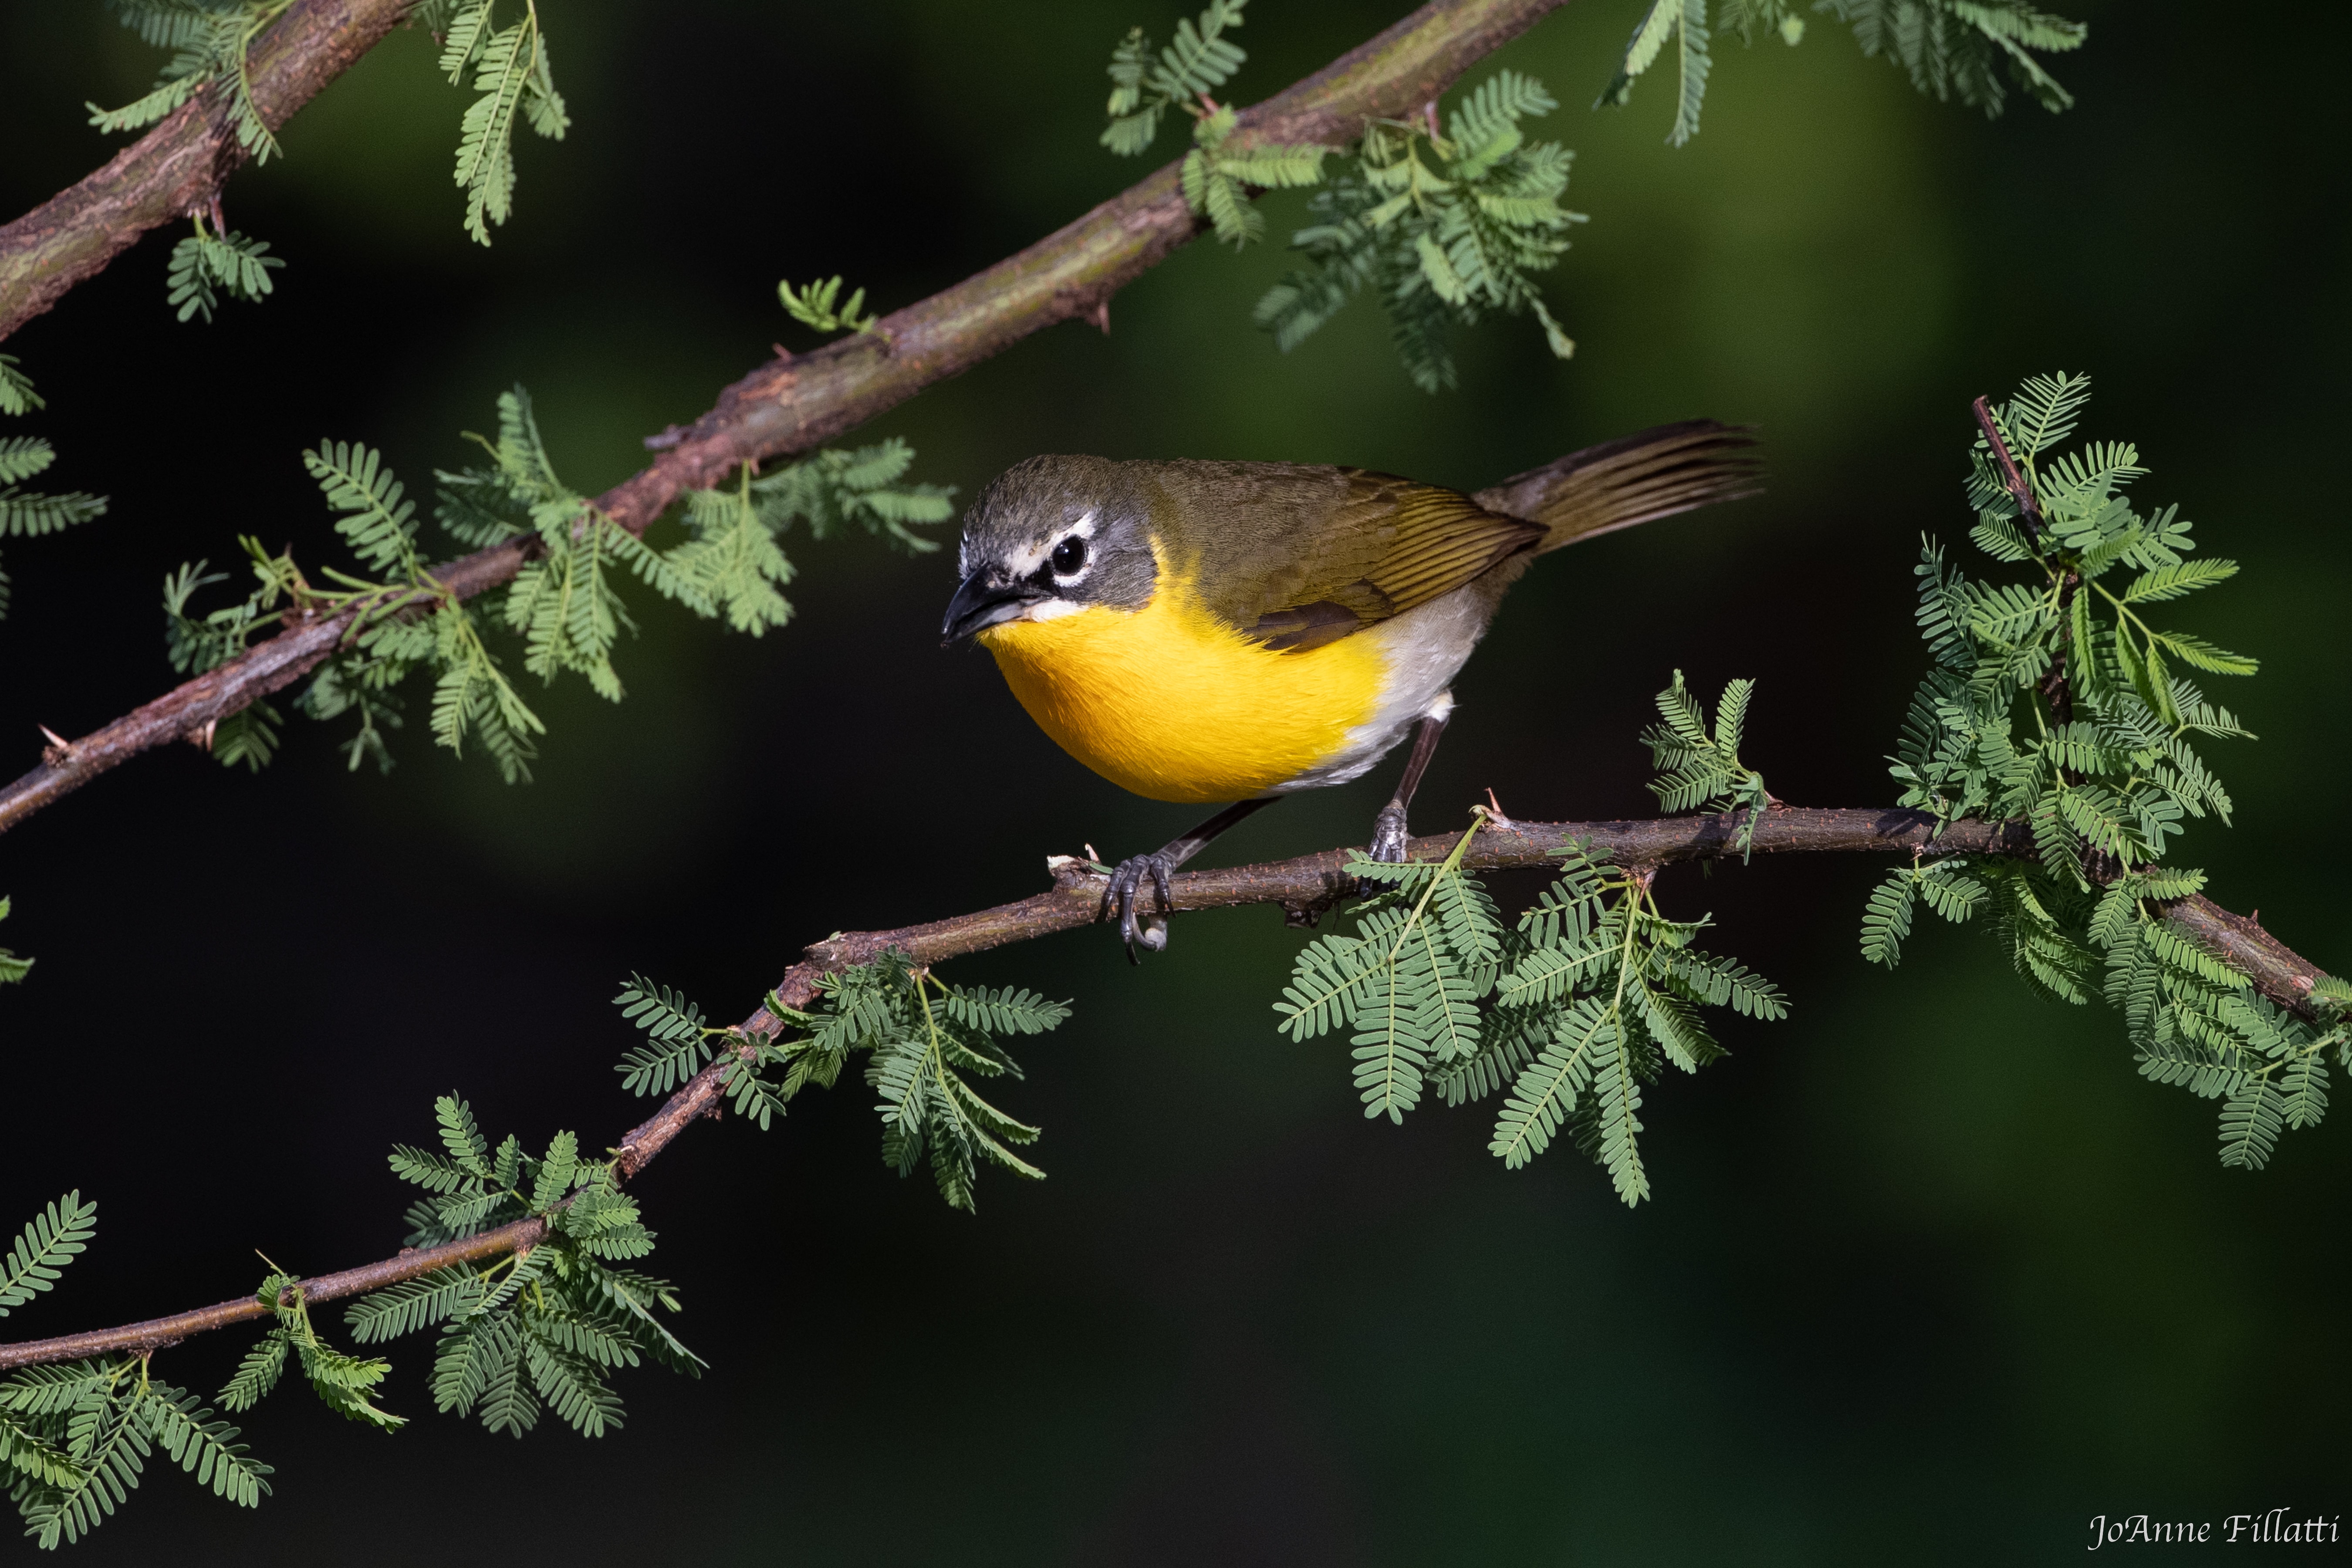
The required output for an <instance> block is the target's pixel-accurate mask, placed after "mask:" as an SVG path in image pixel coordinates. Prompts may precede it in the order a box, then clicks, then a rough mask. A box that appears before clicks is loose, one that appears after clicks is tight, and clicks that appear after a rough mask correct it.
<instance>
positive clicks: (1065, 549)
mask: <svg viewBox="0 0 2352 1568" xmlns="http://www.w3.org/2000/svg"><path fill="white" fill-rule="evenodd" d="M1086 563H1087V542H1086V541H1085V540H1083V539H1078V538H1076V537H1073V538H1069V539H1065V540H1064V541H1062V542H1061V543H1059V544H1056V545H1055V546H1054V572H1055V575H1056V576H1061V577H1067V576H1069V575H1070V574H1073V573H1075V572H1076V571H1077V569H1078V568H1079V567H1081V566H1083V565H1085V564H1086Z"/></svg>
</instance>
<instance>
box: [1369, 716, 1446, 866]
mask: <svg viewBox="0 0 2352 1568" xmlns="http://www.w3.org/2000/svg"><path fill="white" fill-rule="evenodd" d="M1444 733H1445V720H1444V719H1442V718H1431V717H1429V716H1428V715H1426V714H1424V715H1423V716H1422V720H1421V722H1419V723H1418V724H1415V725H1414V726H1413V731H1412V755H1411V756H1409V757H1407V758H1406V759H1405V761H1404V777H1402V778H1401V779H1399V780H1397V787H1396V794H1395V795H1393V796H1391V798H1390V800H1389V803H1388V805H1384V806H1382V807H1381V814H1380V815H1379V816H1376V817H1374V818H1372V858H1373V859H1375V860H1384V861H1386V862H1388V863H1389V864H1390V865H1391V866H1393V865H1395V864H1397V863H1398V862H1399V861H1401V860H1402V859H1403V858H1404V841H1405V837H1406V835H1405V828H1404V814H1405V808H1406V807H1407V806H1409V805H1412V792H1413V791H1415V790H1417V789H1419V788H1420V787H1421V775H1422V774H1423V773H1427V772H1428V771H1429V759H1430V758H1432V757H1433V756H1435V755H1436V754H1437V738H1438V737H1439V736H1440V735H1443V734H1444Z"/></svg>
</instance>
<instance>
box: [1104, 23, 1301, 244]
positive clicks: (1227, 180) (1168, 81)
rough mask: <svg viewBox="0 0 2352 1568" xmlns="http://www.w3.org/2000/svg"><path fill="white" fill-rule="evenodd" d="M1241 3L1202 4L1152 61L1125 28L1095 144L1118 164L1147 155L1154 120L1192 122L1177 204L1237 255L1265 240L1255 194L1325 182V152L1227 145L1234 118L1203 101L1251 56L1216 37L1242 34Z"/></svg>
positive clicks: (1156, 130)
mask: <svg viewBox="0 0 2352 1568" xmlns="http://www.w3.org/2000/svg"><path fill="white" fill-rule="evenodd" d="M1243 5H1244V0H1210V5H1209V8H1208V9H1207V10H1205V11H1203V12H1202V13H1201V19H1200V21H1199V22H1198V23H1197V24H1196V23H1194V22H1192V21H1191V20H1189V19H1187V20H1184V21H1180V22H1178V23H1177V24H1176V39H1175V42H1173V43H1171V44H1170V45H1169V46H1168V47H1166V48H1163V49H1160V50H1159V51H1158V52H1157V54H1156V55H1155V53H1154V51H1153V49H1152V47H1151V41H1150V39H1149V38H1147V37H1144V36H1143V29H1142V28H1140V27H1131V28H1129V30H1128V35H1127V37H1126V39H1125V40H1124V41H1123V42H1121V43H1120V44H1119V46H1118V48H1116V49H1114V50H1112V51H1111V58H1110V81H1111V92H1110V104H1109V110H1108V112H1109V114H1110V124H1109V125H1108V127H1107V128H1105V130H1104V132H1103V133H1102V138H1101V141H1102V144H1103V145H1104V146H1106V147H1108V148H1109V149H1110V150H1111V151H1112V152H1114V153H1118V155H1119V156H1121V157H1123V158H1131V157H1134V156H1136V155H1138V154H1139V153H1145V152H1148V151H1150V147H1151V143H1152V142H1153V141H1154V140H1155V139H1156V138H1157V137H1158V136H1159V134H1160V116H1161V115H1162V114H1164V113H1165V112H1167V110H1169V109H1171V108H1176V109H1181V110H1183V111H1184V112H1185V113H1186V114H1189V115H1191V116H1192V143H1193V144H1192V150H1191V151H1190V152H1188V153H1185V154H1184V162H1183V163H1182V165H1181V168H1180V169H1179V170H1178V173H1179V174H1180V176H1181V184H1182V188H1183V192H1184V200H1185V202H1186V203H1187V205H1190V206H1191V207H1192V213H1193V216H1196V217H1205V218H1207V219H1208V220H1209V223H1210V226H1212V227H1213V228H1214V229H1215V230H1216V235H1217V237H1218V238H1219V239H1222V240H1225V241H1227V242H1229V243H1231V244H1232V245H1234V246H1235V247H1240V246H1244V245H1247V244H1248V243H1249V242H1250V241H1252V240H1254V239H1258V238H1261V237H1264V235H1265V216H1264V215H1263V214H1261V213H1259V212H1258V210H1257V209H1256V208H1255V206H1253V205H1251V193H1252V192H1253V191H1270V190H1281V189H1285V188H1288V187H1293V186H1300V185H1312V184H1318V182H1320V181H1321V179H1322V178H1323V158H1324V155H1325V154H1326V153H1328V152H1330V149H1329V148H1328V147H1317V146H1312V145H1289V144H1275V145H1266V146H1240V147H1235V146H1232V145H1229V141H1230V139H1231V137H1232V136H1233V133H1234V125H1235V123H1236V121H1237V119H1238V117H1237V116H1236V115H1235V114H1234V110H1233V106H1232V105H1230V104H1223V105H1221V104H1219V103H1218V102H1217V100H1215V99H1214V98H1213V97H1211V96H1210V95H1211V93H1212V92H1213V89H1217V88H1220V87H1223V85H1224V84H1225V82H1226V80H1227V79H1229V78H1231V77H1232V75H1233V74H1234V71H1236V70H1238V69H1239V68H1241V64H1242V62H1243V61H1244V60H1245V59H1247V58H1249V56H1248V55H1247V54H1246V53H1244V51H1243V49H1242V47H1240V46H1239V45H1238V44H1235V43H1234V41H1233V40H1232V39H1230V38H1228V37H1224V34H1225V33H1226V32H1227V31H1228V30H1229V29H1232V28H1234V27H1238V26H1241V25H1242V6H1243Z"/></svg>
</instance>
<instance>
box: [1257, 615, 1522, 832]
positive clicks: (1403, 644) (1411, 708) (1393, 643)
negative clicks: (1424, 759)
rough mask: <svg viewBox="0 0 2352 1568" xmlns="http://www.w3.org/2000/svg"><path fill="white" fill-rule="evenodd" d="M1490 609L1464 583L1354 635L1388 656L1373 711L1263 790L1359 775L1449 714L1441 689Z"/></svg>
mask: <svg viewBox="0 0 2352 1568" xmlns="http://www.w3.org/2000/svg"><path fill="white" fill-rule="evenodd" d="M1494 613H1495V602H1494V600H1493V599H1492V598H1491V597H1489V596H1487V595H1483V594H1480V593H1477V592H1475V590H1474V589H1471V588H1457V589H1455V590H1454V592H1453V593H1451V594H1448V595H1445V596H1444V597H1443V598H1439V599H1432V600H1431V601H1430V602H1429V603H1427V604H1425V605H1419V606H1417V607H1415V608H1413V609H1410V610H1407V611H1406V612H1405V613H1404V614H1403V615H1401V616H1392V617H1391V618H1390V619H1388V620H1385V621H1382V622H1381V624H1380V625H1378V626H1370V627H1367V628H1366V629H1365V630H1363V631H1360V632H1358V633H1357V634H1356V637H1357V638H1361V639H1362V640H1364V641H1365V642H1368V643H1370V644H1371V645H1372V646H1373V647H1376V648H1378V649H1379V650H1380V652H1381V656H1382V657H1383V658H1386V659H1387V660H1388V664H1389V679H1388V686H1387V688H1386V689H1385V690H1383V691H1382V693H1381V702H1380V706H1379V708H1377V709H1376V710H1374V711H1373V713H1372V716H1371V717H1370V719H1367V720H1366V721H1363V722H1362V723H1360V724H1359V725H1357V726H1356V727H1355V728H1354V729H1352V730H1350V731H1348V735H1347V738H1346V740H1345V741H1344V742H1342V743H1341V745H1340V748H1339V751H1338V752H1334V753H1333V754H1332V755H1331V756H1329V757H1328V758H1326V759H1325V760H1324V761H1322V762H1321V763H1317V764H1316V765H1315V766H1314V767H1312V768H1309V769H1308V770H1307V772H1305V773H1300V774H1299V775H1298V776H1297V778H1294V779H1292V780H1290V781H1289V782H1287V783H1286V784H1277V785H1276V786H1275V787H1274V788H1273V789H1272V790H1270V791H1268V792H1267V793H1268V794H1270V795H1288V794H1290V793H1292V792H1293V791H1295V790H1302V789H1321V788H1323V787H1324V786H1325V785H1327V784H1346V783H1348V782H1349V780H1350V779H1357V778H1361V777H1362V776H1363V775H1364V774H1365V773H1370V771H1371V769H1372V767H1373V765H1374V764H1375V763H1378V762H1379V761H1380V760H1381V758H1382V757H1384V756H1386V755H1388V754H1389V752H1391V751H1393V750H1394V749H1395V748H1396V745H1397V742H1400V741H1402V740H1403V739H1404V738H1405V736H1406V735H1408V734H1409V733H1411V732H1412V726H1413V723H1414V721H1417V720H1420V719H1423V718H1431V719H1443V718H1444V717H1445V716H1446V715H1447V714H1448V713H1451V712H1452V711H1454V693H1453V692H1452V691H1450V690H1448V689H1447V688H1448V687H1450V686H1452V685H1453V684H1454V675H1455V674H1456V673H1457V672H1458V671H1459V670H1460V669H1461V668H1462V666H1463V664H1464V663H1465V661H1466V660H1467V659H1468V658H1470V653H1471V650H1472V649H1473V648H1475V647H1477V646H1478V639H1479V638H1480V637H1484V636H1486V623H1487V621H1488V620H1490V619H1491V618H1492V617H1493V616H1494ZM1349 640H1351V641H1353V640H1355V638H1350V639H1349Z"/></svg>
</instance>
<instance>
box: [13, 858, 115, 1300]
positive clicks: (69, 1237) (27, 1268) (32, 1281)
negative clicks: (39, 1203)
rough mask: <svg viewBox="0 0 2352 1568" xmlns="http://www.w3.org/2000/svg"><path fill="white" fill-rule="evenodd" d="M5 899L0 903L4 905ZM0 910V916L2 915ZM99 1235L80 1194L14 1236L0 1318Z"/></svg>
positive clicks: (92, 1209) (92, 1210)
mask: <svg viewBox="0 0 2352 1568" xmlns="http://www.w3.org/2000/svg"><path fill="white" fill-rule="evenodd" d="M5 903H6V900H0V906H5ZM0 914H5V909H0ZM97 1234H98V1205H96V1204H94V1203H88V1204H86V1203H84V1202H82V1201H81V1194H80V1192H79V1191H75V1192H70V1193H68V1194H66V1195H65V1196H63V1197H61V1198H58V1199H57V1200H56V1201H54V1202H52V1203H51V1204H50V1205H49V1206H48V1207H47V1209H45V1210H43V1211H42V1212H41V1213H39V1214H37V1215H34V1216H33V1219H32V1222H31V1223H30V1224H28V1225H27V1226H25V1228H24V1229H23V1230H22V1231H20V1232H18V1233H17V1236H16V1246H15V1247H11V1248H10V1249H9V1250H8V1252H7V1253H6V1254H5V1256H0V1318H5V1317H6V1316H7V1315H8V1314H9V1313H11V1312H13V1311H15V1310H16V1309H17V1308H19V1307H21V1306H23V1305H24V1304H25V1303H26V1302H27V1301H29V1300H32V1299H33V1298H34V1297H35V1296H37V1295H39V1294H40V1293H41V1292H42V1291H44V1290H47V1289H49V1287H50V1286H52V1285H54V1284H56V1283H57V1280H58V1270H60V1269H62V1268H65V1266H66V1265H67V1264H68V1263H71V1262H72V1261H73V1260H74V1259H75V1258H78V1257H79V1256H80V1255H81V1251H82V1248H83V1247H84V1246H85V1245H87V1244H88V1242H89V1238H90V1237H93V1236H95V1235H97Z"/></svg>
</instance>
